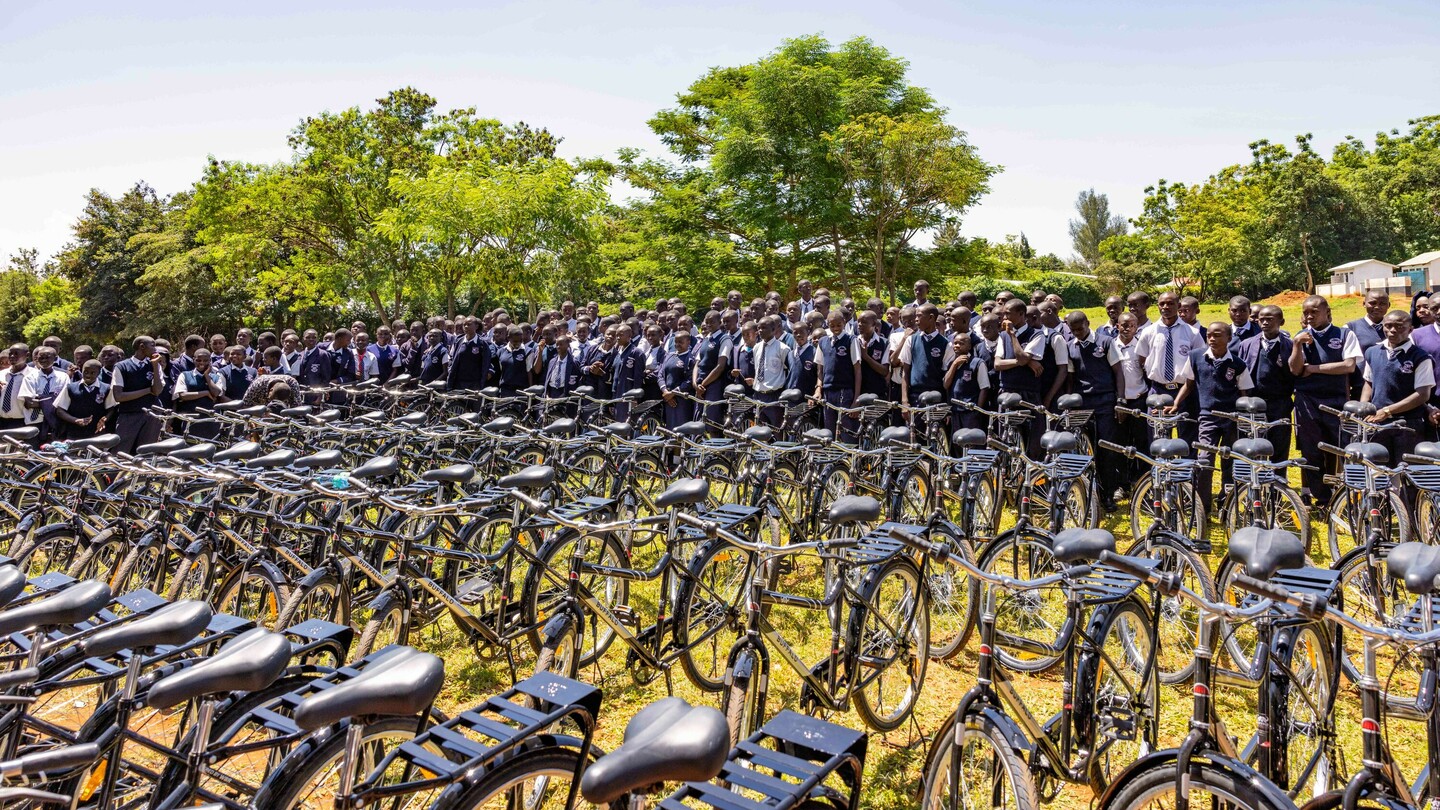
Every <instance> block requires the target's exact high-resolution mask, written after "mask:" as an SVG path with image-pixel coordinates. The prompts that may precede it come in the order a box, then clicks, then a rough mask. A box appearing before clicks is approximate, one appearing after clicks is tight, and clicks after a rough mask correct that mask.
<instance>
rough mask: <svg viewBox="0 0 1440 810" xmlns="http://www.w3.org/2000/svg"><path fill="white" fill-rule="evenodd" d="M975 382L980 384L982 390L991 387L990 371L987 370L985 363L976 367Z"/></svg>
mask: <svg viewBox="0 0 1440 810" xmlns="http://www.w3.org/2000/svg"><path fill="white" fill-rule="evenodd" d="M975 383H976V384H977V385H979V386H980V390H981V391H984V390H985V389H987V388H989V387H990V372H989V371H987V370H986V368H985V364H984V363H981V364H980V365H978V366H976V367H975Z"/></svg>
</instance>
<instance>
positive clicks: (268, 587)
mask: <svg viewBox="0 0 1440 810" xmlns="http://www.w3.org/2000/svg"><path fill="white" fill-rule="evenodd" d="M289 599H290V585H289V583H287V582H286V581H285V578H284V577H283V576H281V574H280V572H279V571H278V570H277V569H276V568H275V567H274V566H272V565H270V564H269V563H265V562H260V563H252V564H250V565H248V566H242V567H240V568H236V569H235V570H234V571H231V572H230V576H229V577H228V578H227V579H226V580H225V581H224V582H223V583H221V585H220V589H219V591H218V592H217V593H216V596H215V609H216V610H217V611H219V612H221V613H228V614H230V615H231V616H239V617H240V618H242V619H250V620H252V621H254V622H255V623H256V624H258V625H260V626H261V627H267V628H269V629H271V630H281V629H284V628H282V627H280V626H279V618H280V608H281V606H282V605H284V604H285V603H286V602H288V601H289Z"/></svg>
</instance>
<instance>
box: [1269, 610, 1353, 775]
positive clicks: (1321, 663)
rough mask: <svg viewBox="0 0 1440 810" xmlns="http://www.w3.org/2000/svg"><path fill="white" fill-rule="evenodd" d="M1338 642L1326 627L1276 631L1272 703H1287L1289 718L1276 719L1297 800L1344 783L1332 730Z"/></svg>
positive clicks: (1274, 732) (1275, 731) (1277, 747)
mask: <svg viewBox="0 0 1440 810" xmlns="http://www.w3.org/2000/svg"><path fill="white" fill-rule="evenodd" d="M1332 650H1333V645H1332V643H1331V641H1330V638H1329V633H1328V632H1326V629H1325V628H1324V626H1322V625H1314V624H1305V625H1300V626H1298V627H1295V626H1291V627H1285V628H1282V629H1280V630H1279V631H1278V632H1277V633H1276V635H1275V649H1274V657H1275V660H1276V665H1277V666H1276V668H1275V669H1272V675H1271V677H1270V690H1271V695H1270V705H1271V706H1283V707H1285V709H1284V722H1273V721H1272V723H1271V726H1270V727H1271V734H1272V736H1273V737H1274V738H1275V742H1278V743H1279V744H1278V745H1275V746H1274V748H1275V750H1276V751H1279V752H1283V754H1284V756H1285V771H1286V774H1287V775H1288V778H1287V779H1286V782H1285V784H1284V785H1281V787H1284V788H1285V789H1286V790H1287V791H1289V793H1290V795H1291V796H1292V797H1294V798H1295V800H1296V801H1297V802H1303V801H1306V800H1308V799H1313V798H1315V797H1317V796H1320V795H1322V794H1325V793H1327V792H1329V791H1330V790H1331V789H1332V788H1334V787H1336V786H1338V785H1343V784H1344V783H1345V776H1346V775H1345V774H1340V773H1336V770H1335V768H1336V761H1335V751H1334V745H1333V743H1332V732H1333V728H1334V721H1333V720H1332V719H1331V712H1332V710H1333V709H1334V699H1335V693H1334V686H1335V685H1336V683H1337V681H1336V680H1335V677H1336V676H1337V675H1338V673H1336V672H1335V671H1334V669H1333V667H1332V666H1331V652H1332Z"/></svg>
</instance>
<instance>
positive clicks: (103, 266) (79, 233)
mask: <svg viewBox="0 0 1440 810" xmlns="http://www.w3.org/2000/svg"><path fill="white" fill-rule="evenodd" d="M166 205H167V202H166V200H165V199H164V198H162V197H161V196H160V195H159V194H157V193H156V191H155V189H153V188H151V187H150V186H148V185H146V184H145V183H136V184H135V185H134V186H133V187H131V188H130V189H129V190H127V191H126V192H125V193H124V194H121V195H120V196H118V197H111V196H110V195H108V194H106V193H105V192H103V191H101V190H100V189H91V190H90V192H89V193H88V194H86V195H85V208H84V210H83V211H82V212H81V214H80V218H79V219H78V220H76V222H75V225H74V228H73V231H74V235H75V239H74V241H73V242H71V243H70V244H68V245H67V246H66V247H65V248H64V249H63V250H62V251H61V252H60V254H59V255H58V256H57V257H56V262H57V268H58V270H59V272H60V273H61V274H62V275H64V276H65V277H66V278H67V279H69V280H70V281H72V282H74V284H75V292H76V294H77V296H78V299H77V301H76V307H77V309H78V311H79V312H80V313H81V314H80V316H79V328H81V329H84V330H86V331H88V332H91V333H95V334H104V335H110V334H116V333H119V332H120V331H122V330H123V329H124V327H125V324H126V322H127V321H128V320H129V319H130V318H131V317H132V316H133V315H134V313H135V306H136V304H135V302H136V299H137V298H138V297H139V294H140V289H139V287H138V286H136V281H137V280H138V279H139V278H140V275H141V273H143V272H144V271H145V267H144V265H142V264H140V263H139V262H137V261H136V260H135V255H134V253H133V252H131V250H130V249H129V245H130V240H131V238H132V237H134V236H136V235H138V234H142V233H151V232H155V231H159V230H160V229H161V228H162V227H163V225H164V219H165V211H166Z"/></svg>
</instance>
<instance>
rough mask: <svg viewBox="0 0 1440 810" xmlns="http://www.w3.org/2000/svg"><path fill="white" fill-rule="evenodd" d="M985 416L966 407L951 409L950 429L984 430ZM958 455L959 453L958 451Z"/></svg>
mask: <svg viewBox="0 0 1440 810" xmlns="http://www.w3.org/2000/svg"><path fill="white" fill-rule="evenodd" d="M984 429H985V417H984V416H982V415H980V414H978V413H976V412H974V411H972V410H968V409H966V408H953V407H952V408H951V409H950V430H951V431H952V432H954V431H956V430H984ZM957 455H958V453H957Z"/></svg>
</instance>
